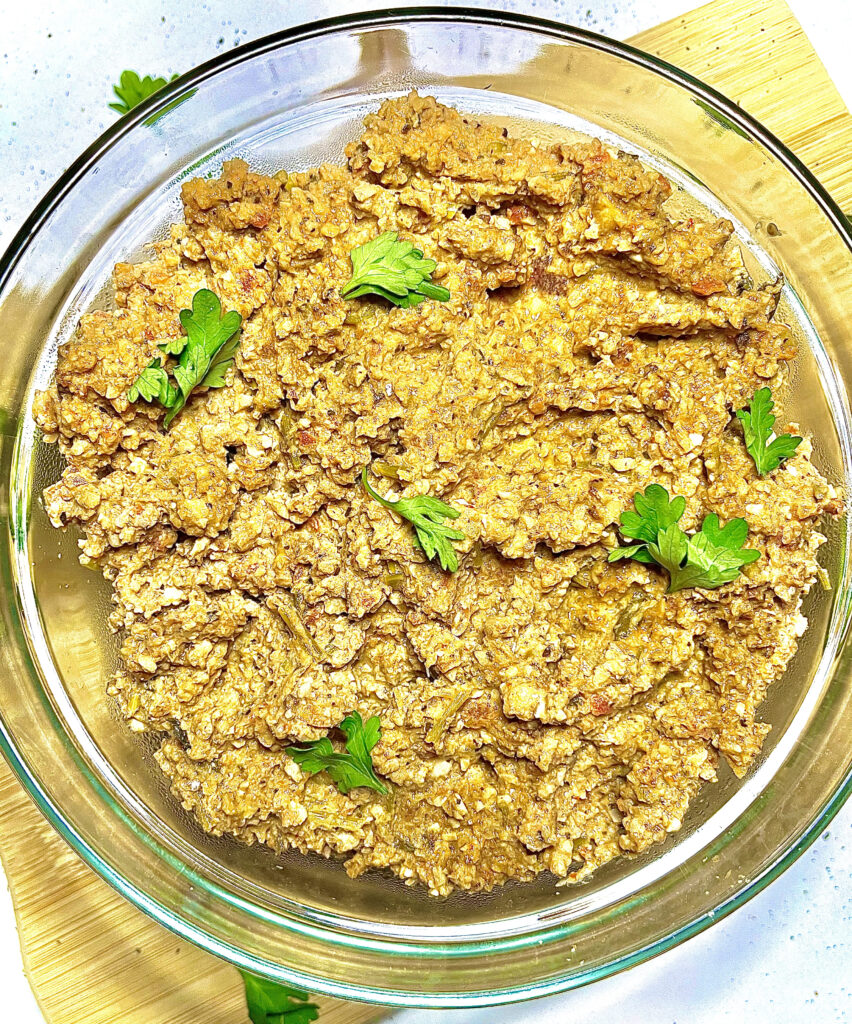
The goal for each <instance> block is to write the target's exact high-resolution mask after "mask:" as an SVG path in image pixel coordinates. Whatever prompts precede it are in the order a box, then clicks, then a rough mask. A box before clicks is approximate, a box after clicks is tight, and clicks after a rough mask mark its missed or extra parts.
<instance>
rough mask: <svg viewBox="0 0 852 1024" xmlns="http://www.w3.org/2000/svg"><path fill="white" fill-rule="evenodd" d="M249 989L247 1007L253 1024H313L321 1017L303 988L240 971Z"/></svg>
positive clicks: (317, 1008) (247, 990) (247, 991)
mask: <svg viewBox="0 0 852 1024" xmlns="http://www.w3.org/2000/svg"><path fill="white" fill-rule="evenodd" d="M240 974H241V975H242V979H243V983H244V985H245V987H246V1006H247V1007H248V1014H249V1020H251V1021H252V1024H311V1021H315V1020H316V1019H317V1017H319V1007H318V1006H317V1005H316V1003H311V1002H308V999H309V996H308V993H307V992H304V991H303V990H302V989H300V988H294V987H293V986H292V985H282V984H281V983H280V982H277V981H268V980H267V979H266V978H259V977H258V976H257V975H256V974H249V973H248V972H247V971H240Z"/></svg>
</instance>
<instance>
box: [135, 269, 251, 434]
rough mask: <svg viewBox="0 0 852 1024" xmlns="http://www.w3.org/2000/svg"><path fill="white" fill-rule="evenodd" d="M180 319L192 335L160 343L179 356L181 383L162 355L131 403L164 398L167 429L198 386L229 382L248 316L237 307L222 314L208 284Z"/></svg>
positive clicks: (147, 369) (147, 371)
mask: <svg viewBox="0 0 852 1024" xmlns="http://www.w3.org/2000/svg"><path fill="white" fill-rule="evenodd" d="M180 322H181V324H182V325H183V329H184V330H185V331H186V334H185V335H182V336H181V337H178V338H173V339H171V340H170V341H166V342H164V343H163V344H162V345H160V346H159V348H160V350H161V351H163V352H165V353H166V354H167V355H171V356H178V365H177V366H176V367H175V368H174V370H173V371H172V372H173V375H174V379H175V381H176V383H177V387H175V385H174V384H172V382H171V380H170V379H169V375H168V373H167V372H166V370H165V367H164V366H163V360H162V359H161V358H160V357H159V356H158V357H157V358H156V359H152V360H151V362H150V363H149V364H148V365H147V366H146V367H145V369H144V370H143V371H142V373H140V374H139V376H138V377H137V378H136V380H135V381H134V382H133V385H132V387H131V388H130V390H129V391H128V392H127V400H128V401H129V402H136V401H138V400H139V399H140V398H142V399H144V401H146V402H154V401H156V402H159V403H160V405H162V406H163V407H164V408H165V409H167V410H168V411H167V413H166V418H165V420H164V421H163V426H164V427H165V429H166V430H168V429H169V426H170V425H171V422H172V420H173V419H174V418H175V416H177V414H178V413H179V412H180V411H181V409H182V408H183V407H184V406H185V405H186V401H187V399H188V398H189V396H190V394H191V392H192V390H193V389H194V388H197V387H205V388H221V387H222V386H223V385H224V383H225V374H226V372H227V370H228V367H229V366H230V365H231V364H232V363H233V361H234V356H235V354H236V351H237V347H238V346H239V344H240V327H241V325H242V317H241V316H240V314H239V313H237V312H236V311H234V310H231V312H230V313H226V314H225V315H224V316H222V303H221V302H220V301H219V299H218V298H217V297H216V296H215V295H214V294H213V292H211V291H210V290H209V288H202V289H200V291H197V292H196V293H195V295H193V297H192V309H182V310H181V312H180Z"/></svg>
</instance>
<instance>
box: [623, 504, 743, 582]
mask: <svg viewBox="0 0 852 1024" xmlns="http://www.w3.org/2000/svg"><path fill="white" fill-rule="evenodd" d="M633 505H634V507H635V509H636V511H635V512H630V511H627V512H622V514H621V534H622V536H624V537H627V538H628V539H630V540H639V541H641V543H639V544H631V545H628V546H627V547H623V548H616V550H615V551H611V552H610V555H609V560H610V562H615V561H617V560H618V559H620V558H635V559H636V560H637V561H639V562H644V563H645V564H646V565H659V566H662V568H663V569H665V570H666V571H667V572H668V574H669V587H668V593H669V594H674V593H675V592H676V591H678V590H684V589H686V588H687V587H701V588H702V589H704V590H713V589H715V588H716V587H721V586H723V585H724V584H725V583H730V582H731V581H732V580H735V579H736V578H737V576H739V574H740V570H741V569H742V567H743V566H744V565H748V564H749V563H750V562H754V561H755V560H756V559H757V558H759V557H760V552H759V551H755V550H754V549H752V548H743V544H745V542H746V538H747V537H748V523H747V522H746V521H745V519H731V520H730V522H728V523H726V524H725V526H724V527H722V526H720V524H719V517H718V516H717V515H716V514H715V512H711V513H710V514H709V515H708V516H706V517H705V519H704V522H703V523H702V524H701V529H700V530H699V531H698V532H697V533H693V534H692V535H691V536H690V535H688V534H686V533H684V531H683V530H682V529H681V528H680V526H678V522H679V520H680V518H681V516H682V515H683V513H684V510H685V509H686V499H685V498H683V497H680V496H678V497H675V498H672V499H671V501H670V500H669V494H668V491H667V490H666V489H665V487H661V486H660V485H659V484H649V485H648V486H647V487H646V488H645V493H644V494H642V492H641V491H640V492H637V493H636V494H635V495H634V498H633Z"/></svg>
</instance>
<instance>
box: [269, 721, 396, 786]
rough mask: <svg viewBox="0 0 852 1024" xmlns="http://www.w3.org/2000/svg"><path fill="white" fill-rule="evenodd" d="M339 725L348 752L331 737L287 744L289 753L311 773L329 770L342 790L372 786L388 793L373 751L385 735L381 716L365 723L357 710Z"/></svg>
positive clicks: (332, 778) (300, 765)
mask: <svg viewBox="0 0 852 1024" xmlns="http://www.w3.org/2000/svg"><path fill="white" fill-rule="evenodd" d="M339 728H340V729H341V731H342V732H343V735H344V736H345V737H346V752H345V753H340V752H339V751H337V750H335V749H334V747H333V746H332V745H331V740H330V739H329V738H328V737H327V736H324V737H323V738H322V739H321V740H313V741H312V742H311V743H307V744H306V745H305V746H304V747H287V753H288V754H289V755H290V757H292V758H293V760H294V761H295V762H296V764H297V765H298V766H299V767H300V768H301V769H302V771H303V772H307V773H308V774H309V775H316V773H317V772H328V774H329V776H330V777H331V781H332V782H333V783H334V784H335V785H336V786H337V788H338V789H339V790H340V792H341V793H348V792H349V790H350V789H355V788H356V787H357V786H369V788H370V789H375V790H377V791H378V792H379V793H387V789H386V787H385V786H384V784H383V783H382V781H381V780H380V779H379V777H378V776H377V775H376V773H375V772H374V771H373V759H372V757H371V756H370V751H371V750H372V749H373V747H374V746H375V745H376V744H377V743H378V742H379V740H380V739H381V735H382V729H381V723H380V721H379V719H378V716H376V715H373V717H372V718H368V719H367V721H366V723H365V722H363V721H362V720H361V715H360V714H359V713H358V712H357V711H353V712H351V713H350V714H348V715H347V716H346V717H345V718H344V719H343V721H342V722H341V723H340V726H339Z"/></svg>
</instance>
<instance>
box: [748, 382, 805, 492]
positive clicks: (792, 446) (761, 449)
mask: <svg viewBox="0 0 852 1024" xmlns="http://www.w3.org/2000/svg"><path fill="white" fill-rule="evenodd" d="M774 405H775V403H774V402H773V401H772V391H771V390H770V389H769V388H761V389H760V390H759V391H755V393H754V395H753V397H752V400H751V401H750V402H749V406H748V409H749V411H748V412H746V410H745V409H740V410H738V412H737V414H736V415H737V419H738V420H739V421H740V423H742V425H743V433H744V434H745V443H746V448H747V449H748V453H749V455H750V456H751V457H752V459H753V460H754V465H755V469H756V470H757V472H758V473H759V474H760V476H766V474H767V473H771V472H772V471H773V469H777V468H778V467H779V466H780V465H781V461H782V459H789V458H790V456H791V455H793V454H795V451H796V449H797V448H798V447H799V445H800V444H801V443H802V439H801V438H800V437H795V436H794V435H793V434H779V435H778V436H777V437H776V436H775V435H774V434H773V430H772V428H773V427H774V426H775V416H774V415H773V414H772V409H773V407H774Z"/></svg>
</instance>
